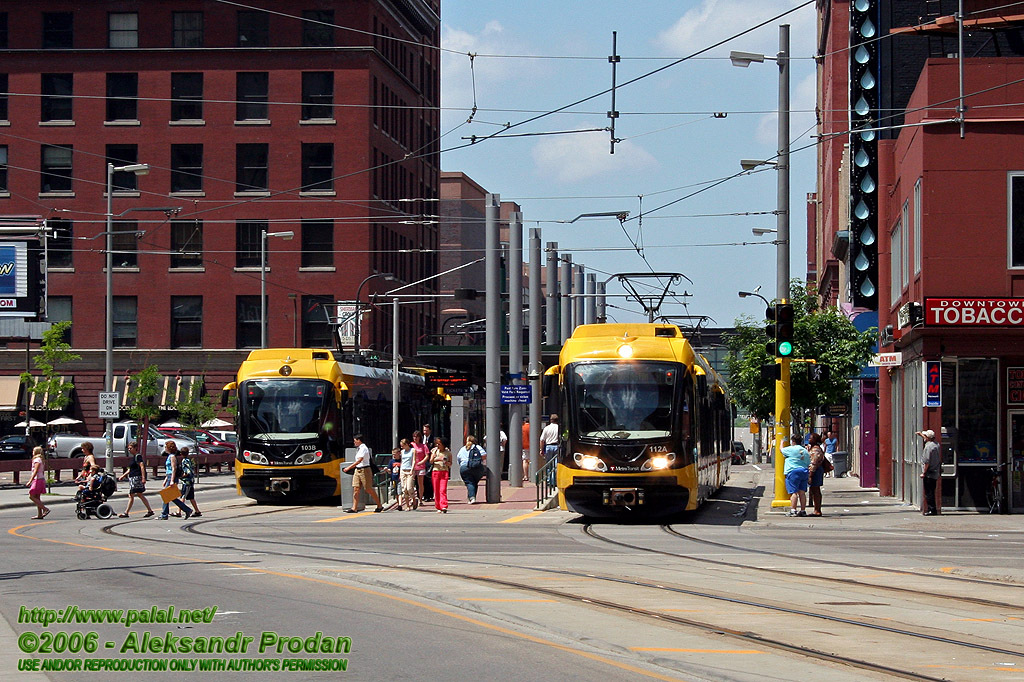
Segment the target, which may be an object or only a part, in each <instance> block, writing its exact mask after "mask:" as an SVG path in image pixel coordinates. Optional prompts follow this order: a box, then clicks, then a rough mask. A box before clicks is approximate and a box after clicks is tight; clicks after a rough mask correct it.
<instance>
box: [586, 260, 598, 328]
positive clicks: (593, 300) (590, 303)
mask: <svg viewBox="0 0 1024 682" xmlns="http://www.w3.org/2000/svg"><path fill="white" fill-rule="evenodd" d="M583 311H584V314H583V322H584V323H585V324H594V323H595V322H597V275H595V274H593V273H587V297H586V298H585V299H583Z"/></svg>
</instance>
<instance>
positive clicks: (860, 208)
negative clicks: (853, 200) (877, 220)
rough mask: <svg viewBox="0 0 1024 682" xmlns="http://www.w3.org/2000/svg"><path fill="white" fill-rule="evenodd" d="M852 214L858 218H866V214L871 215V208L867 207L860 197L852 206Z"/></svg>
mask: <svg viewBox="0 0 1024 682" xmlns="http://www.w3.org/2000/svg"><path fill="white" fill-rule="evenodd" d="M853 215H855V216H857V219H858V220H867V218H868V216H870V215H871V209H870V208H868V205H867V204H866V203H864V200H863V199H861V200H860V201H858V202H857V205H856V206H855V207H854V209H853Z"/></svg>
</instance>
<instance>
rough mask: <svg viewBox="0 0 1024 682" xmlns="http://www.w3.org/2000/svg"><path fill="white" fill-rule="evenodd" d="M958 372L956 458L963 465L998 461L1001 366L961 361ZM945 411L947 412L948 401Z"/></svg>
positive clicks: (990, 362) (955, 410) (954, 409)
mask: <svg viewBox="0 0 1024 682" xmlns="http://www.w3.org/2000/svg"><path fill="white" fill-rule="evenodd" d="M945 368H946V367H945V366H944V367H943V369H945ZM956 370H957V381H956V396H957V401H956V403H955V405H954V406H953V410H952V411H954V412H955V414H956V424H955V427H956V430H955V431H954V432H953V433H955V438H956V439H955V443H956V450H957V459H958V461H959V463H960V464H964V463H988V462H995V461H996V444H997V443H998V442H999V438H998V427H999V417H998V414H999V413H998V400H999V363H998V362H997V361H996V360H958V361H957V363H956ZM943 408H944V409H943V413H946V412H947V409H948V407H947V405H946V404H945V401H944V404H943ZM947 429H948V426H947Z"/></svg>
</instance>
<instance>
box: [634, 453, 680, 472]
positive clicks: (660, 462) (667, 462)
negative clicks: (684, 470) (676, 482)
mask: <svg viewBox="0 0 1024 682" xmlns="http://www.w3.org/2000/svg"><path fill="white" fill-rule="evenodd" d="M674 461H676V453H674V452H670V453H668V454H667V455H656V456H654V457H651V458H650V459H649V460H647V461H646V462H644V464H643V466H641V467H640V470H641V471H661V470H663V469H668V468H669V467H670V466H672V462H674Z"/></svg>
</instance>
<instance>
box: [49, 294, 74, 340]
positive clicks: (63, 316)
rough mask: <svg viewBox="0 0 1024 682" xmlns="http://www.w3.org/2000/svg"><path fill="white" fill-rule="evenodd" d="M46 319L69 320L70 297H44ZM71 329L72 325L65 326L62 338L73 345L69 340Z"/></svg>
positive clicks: (54, 320) (55, 320)
mask: <svg viewBox="0 0 1024 682" xmlns="http://www.w3.org/2000/svg"><path fill="white" fill-rule="evenodd" d="M46 321H47V322H71V297H70V296H48V297H47V298H46ZM71 329H72V327H68V328H67V330H66V331H65V332H64V337H63V339H62V340H63V341H64V343H66V344H68V345H74V344H73V343H72V341H71Z"/></svg>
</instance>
